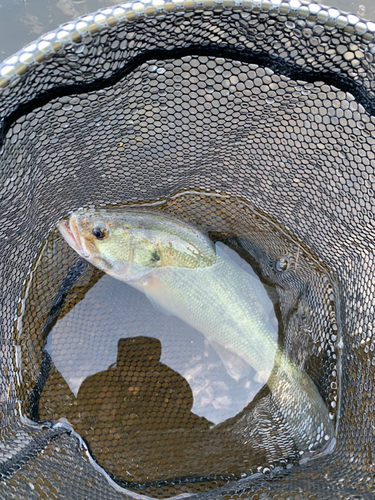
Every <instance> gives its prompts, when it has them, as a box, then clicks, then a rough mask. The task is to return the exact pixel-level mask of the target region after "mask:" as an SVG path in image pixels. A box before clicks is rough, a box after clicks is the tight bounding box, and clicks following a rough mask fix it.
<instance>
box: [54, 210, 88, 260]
mask: <svg viewBox="0 0 375 500" xmlns="http://www.w3.org/2000/svg"><path fill="white" fill-rule="evenodd" d="M59 231H60V233H61V234H62V236H63V237H64V239H65V241H66V242H67V243H68V244H69V245H70V246H71V247H72V248H74V250H75V251H76V252H77V253H79V255H81V256H82V257H84V258H85V259H87V258H88V257H90V254H89V253H88V252H87V250H86V249H85V248H84V247H83V246H82V243H81V240H80V237H79V234H78V229H77V225H76V223H75V220H74V217H71V218H70V219H69V220H63V221H61V222H60V224H59Z"/></svg>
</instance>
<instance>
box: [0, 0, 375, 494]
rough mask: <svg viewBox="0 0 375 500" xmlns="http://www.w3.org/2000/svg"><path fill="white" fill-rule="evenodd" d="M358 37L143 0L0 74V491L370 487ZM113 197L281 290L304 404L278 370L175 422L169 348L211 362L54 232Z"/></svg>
mask: <svg viewBox="0 0 375 500" xmlns="http://www.w3.org/2000/svg"><path fill="white" fill-rule="evenodd" d="M374 34H375V23H372V22H366V21H363V20H361V19H359V18H358V17H356V16H354V15H348V14H345V13H340V12H339V11H338V10H336V9H333V8H328V7H324V6H320V5H318V4H315V3H307V2H300V1H299V0H290V1H289V2H288V1H284V2H282V0H273V1H268V0H265V1H263V2H259V1H252V0H244V1H242V2H234V1H232V0H222V1H217V2H216V1H213V0H196V1H194V0H185V1H181V0H174V1H170V2H168V1H164V0H153V1H152V2H151V1H148V0H145V1H144V2H134V3H128V4H123V5H119V6H116V7H113V8H110V9H105V10H102V11H100V12H98V13H96V14H93V15H90V16H85V17H83V18H81V19H78V20H77V21H76V22H74V23H70V24H67V25H64V26H62V27H60V28H59V29H58V30H56V31H54V32H51V33H49V34H47V35H45V36H43V37H41V38H40V39H39V40H38V41H37V42H35V43H34V44H31V45H30V46H28V47H26V48H25V49H23V50H22V51H20V52H19V53H17V54H16V55H15V56H13V57H11V58H9V59H8V60H6V61H5V62H4V63H3V64H2V66H0V118H1V122H0V127H1V128H0V141H1V169H0V176H1V185H0V195H1V200H0V204H1V206H0V242H1V248H2V250H1V253H0V269H1V280H0V289H1V337H0V349H1V358H0V363H1V364H0V368H1V369H0V418H1V423H0V478H1V483H0V497H1V498H3V499H6V500H8V499H9V500H10V499H38V500H39V499H72V500H73V499H74V500H75V499H79V500H80V499H98V500H99V499H106V500H107V499H108V500H109V499H120V498H129V499H131V498H146V497H147V498H171V497H176V496H178V498H185V497H190V498H196V499H197V500H198V499H199V500H203V499H207V500H208V499H217V500H219V499H222V500H224V499H226V500H229V499H231V500H232V499H233V500H235V499H257V500H260V499H281V498H282V499H296V500H297V499H302V498H306V499H332V498H340V499H354V498H356V499H367V498H368V499H370V498H374V495H375V485H374V468H375V462H374V457H375V439H374V429H375V413H374V411H375V410H374V405H375V402H374V398H375V389H374V373H375V358H374V354H373V353H374V346H375V341H374V336H373V329H374V328H375V318H374V305H375V296H374V284H373V281H374V234H375V233H374V226H375V222H374V217H375V193H374V190H375V174H374V170H375V146H374V145H375V132H374V131H375V118H374V113H375V97H374V89H375V84H374V72H375V61H374V53H375V44H374ZM118 205H121V206H126V207H127V206H131V207H134V206H138V207H139V206H148V207H150V206H151V207H154V210H158V211H159V213H163V214H169V215H172V216H176V217H179V218H180V219H181V220H187V221H190V222H192V223H195V224H196V225H197V226H199V227H200V228H201V229H202V230H204V231H205V232H208V233H209V234H210V237H211V238H212V240H213V241H217V242H221V243H225V245H226V246H225V247H224V248H225V249H226V251H228V252H229V251H230V250H229V249H231V251H232V250H234V251H236V252H237V254H239V255H241V256H242V257H243V258H244V259H245V260H247V262H248V263H250V264H252V265H253V269H254V270H255V271H256V274H257V275H258V276H259V277H260V278H261V280H262V282H263V284H264V285H265V286H268V287H269V288H268V293H269V295H270V297H272V290H271V288H272V287H273V288H272V289H273V290H276V291H277V297H276V299H277V300H275V301H274V311H275V314H276V317H277V321H278V323H279V341H280V342H281V343H282V344H283V348H284V350H285V352H287V353H288V356H289V358H290V359H291V360H292V362H293V363H294V366H297V367H298V369H301V370H303V372H305V373H306V374H307V375H306V376H304V377H305V378H303V377H302V375H301V378H298V380H297V379H296V380H297V382H298V384H299V385H298V387H301V388H302V389H301V390H302V391H305V392H304V394H307V395H309V394H310V396H309V397H307V398H306V400H304V401H303V403H301V406H300V409H301V411H302V410H303V414H305V415H306V413H307V414H308V417H306V416H305V417H303V418H302V416H301V415H302V413H301V414H299V412H298V411H296V407H295V404H294V403H292V404H291V403H290V399H291V395H292V393H293V390H291V389H290V387H289V388H288V387H286V386H287V383H286V382H285V384H284V385H283V380H284V379H283V370H287V368H285V366H284V367H283V365H282V362H280V364H279V365H277V362H276V368H275V369H274V371H273V372H272V374H271V376H270V379H269V381H268V385H267V384H266V385H264V386H263V384H260V386H259V388H258V389H259V390H258V392H257V394H256V395H255V397H254V398H253V400H252V401H247V402H246V403H245V404H243V405H242V406H241V407H240V408H239V410H238V412H236V414H235V415H232V416H230V417H228V415H227V416H226V417H225V418H224V419H223V420H222V421H221V423H219V424H218V425H213V421H214V410H215V408H216V407H215V408H213V409H212V414H211V417H210V418H208V417H207V418H206V417H205V416H203V415H199V414H198V413H194V408H195V407H193V399H194V397H195V396H194V391H195V389H194V387H193V383H192V380H193V375H192V373H193V372H194V370H195V369H196V367H197V366H198V365H197V364H195V365H194V364H190V365H189V366H188V365H186V363H188V362H187V361H184V360H185V358H184V360H182V361H181V363H180V365H181V366H182V367H185V368H186V369H185V372H183V370H182V371H181V370H179V369H178V366H180V365H178V363H179V361H178V359H179V358H178V356H181V359H182V357H183V355H184V356H185V357H186V359H189V360H190V361H189V363H193V362H194V363H195V362H196V360H197V359H200V358H199V356H200V355H202V353H203V352H204V353H206V351H207V354H204V355H207V357H209V356H214V354H210V352H209V351H208V350H207V349H208V347H207V345H206V344H205V343H204V342H203V340H199V338H198V337H197V340H196V344H193V341H191V342H190V343H188V342H187V341H186V338H187V335H188V333H186V336H185V334H184V330H183V328H185V327H184V326H181V324H179V326H178V325H177V323H173V321H174V320H170V321H169V320H168V321H169V322H167V320H166V319H164V316H160V318H161V319H160V318H159V319H157V317H156V316H155V319H153V320H152V322H151V323H150V322H149V323H147V324H146V323H145V322H144V321H143V319H144V316H146V313H145V311H146V307H148V305H147V304H146V302H145V303H143V302H142V300H143V299H142V295H140V296H135V295H131V294H130V292H129V291H124V289H123V288H121V290H120V289H119V290H117V288H116V287H117V286H118V287H120V285H119V284H118V283H119V282H116V281H115V284H113V283H112V282H111V283H112V284H111V283H110V282H109V281H108V280H109V277H108V276H106V275H104V276H103V273H102V272H101V271H99V270H97V269H95V268H94V267H92V266H91V265H89V264H88V263H87V262H85V261H84V260H82V259H81V258H80V257H79V256H78V254H76V253H75V252H74V251H73V250H72V249H71V248H70V247H69V246H68V245H67V243H66V242H65V241H64V240H63V239H62V237H61V236H60V234H59V233H58V231H57V230H56V227H57V224H58V222H59V221H60V220H61V219H62V218H63V217H66V216H67V214H68V213H70V212H72V211H74V210H77V209H79V208H85V209H87V208H90V207H99V206H101V207H104V206H105V207H107V206H118ZM234 228H235V230H234ZM239 234H240V236H241V238H239V237H238V235H239ZM98 287H99V288H98ZM100 287H101V288H100ZM126 290H128V289H126ZM270 290H271V291H270ZM95 294H96V295H95ZM103 297H105V298H106V299H107V300H104V299H103ZM144 300H145V299H144ZM116 311H117V312H118V311H123V313H122V316H121V317H120V319H119V320H118V321H117V320H116V321H117V323H116V321H115V319H114V315H115V312H116ZM155 314H156V313H155ZM119 324H121V325H125V327H124V326H121V328H120V327H119V326H118V325H119ZM124 328H125V329H127V331H128V334H127V335H124V334H123V333H124ZM157 329H159V330H160V331H159V335H156V334H155V331H156V330H157ZM160 332H161V333H160ZM181 332H182V333H181ZM154 337H155V338H154ZM170 338H172V339H175V341H174V342H172V343H170V344H168V339H170ZM199 342H201V344H200V343H199ZM83 344H84V346H83V347H82V345H83ZM110 344H111V345H110ZM192 345H193V346H194V345H195V346H197V347H196V348H194V347H192ZM110 349H114V352H115V355H114V357H113V356H112V358H111V357H110V355H108V356H107V354H108V352H109V351H110ZM194 349H195V350H194ZM172 351H173V352H172ZM176 352H177V353H178V354H177V355H176V354H175V353H176ZM173 353H174V354H173ZM99 354H100V356H102V358H101V359H104V360H105V362H104V365H103V366H101V365H100V363H99V361H98V362H97V363H98V364H97V369H96V370H92V371H91V372H90V368H89V367H90V366H92V365H95V363H96V361H95V360H96V359H97V358H96V356H99ZM90 356H91V357H90ZM106 356H107V357H106ZM176 356H177V357H176ZM210 359H211V358H210ZM212 359H213V358H212ZM215 359H216V358H215ZM74 360H76V361H74ZM77 360H78V361H77ZM194 360H195V361H194ZM73 361H74V362H77V363H78V368H77V369H76V368H74V369H73V368H72V364H73ZM173 363H175V364H173ZM183 363H185V365H184V364H183ZM99 365H100V366H99ZM95 366H96V365H95ZM215 366H216V365H215ZM188 368H189V370H190V371H189V370H188ZM182 373H183V374H182ZM194 373H195V372H194ZM298 373H301V372H298ZM188 374H190V378H189V376H188ZM285 380H286V379H285ZM311 381H312V382H311ZM230 383H232V382H230V381H229V378H228V382H227V385H228V387H230ZM311 383H313V385H314V387H316V390H317V391H319V396H318V397H319V401H320V400H321V401H322V404H321V406H320V407H319V408H320V410H321V413H319V412H317V411H315V410H314V404H313V402H312V401H313V400H314V398H315V400H316V396H315V392H316V390H315V389H314V390H315V392H313V390H312V389H311V387H310V386H309V384H311ZM215 384H216V385H215ZM224 385H225V384H224ZM217 387H219V388H220V387H221V386H220V381H219V380H216V379H215V383H212V384H211V385H209V386H208V387H205V390H206V391H211V392H210V393H209V394H211V396H212V398H214V397H216V396H215V390H216V388H217ZM292 389H293V387H292ZM217 390H219V389H217ZM223 390H224V389H223ZM229 393H230V390H229V389H228V394H229ZM207 394H208V393H207ZM228 394H227V396H225V397H227V398H228V397H229V396H230V395H231V394H229V396H228ZM311 394H314V396H311ZM316 394H317V393H316ZM211 396H210V397H211ZM320 398H321V399H320ZM201 399H202V401H203V399H204V398H201ZM224 399H225V398H224ZM219 400H220V398H217V399H215V401H219ZM220 401H221V402H223V399H221V400H220ZM202 404H203V403H202ZM223 404H224V403H223ZM224 406H225V405H224ZM192 408H193V410H192ZM216 409H217V408H216ZM306 429H310V430H309V431H308V430H306ZM313 431H314V432H313Z"/></svg>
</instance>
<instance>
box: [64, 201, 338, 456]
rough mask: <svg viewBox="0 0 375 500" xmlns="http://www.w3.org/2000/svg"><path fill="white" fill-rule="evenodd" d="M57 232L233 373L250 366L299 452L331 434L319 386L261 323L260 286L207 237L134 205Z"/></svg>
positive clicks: (77, 218)
mask: <svg viewBox="0 0 375 500" xmlns="http://www.w3.org/2000/svg"><path fill="white" fill-rule="evenodd" d="M59 229H60V232H61V234H62V235H63V237H64V238H65V240H66V241H67V242H68V243H69V245H70V246H71V247H72V248H73V249H74V250H76V251H77V252H78V253H79V255H81V256H82V257H83V258H84V259H86V260H87V261H89V262H90V263H91V264H93V265H94V266H96V267H98V268H99V269H101V270H103V271H105V272H106V273H108V274H110V275H111V276H113V277H115V278H117V279H119V280H121V281H125V282H127V283H128V284H129V285H131V286H133V287H134V288H136V289H138V290H140V291H142V292H143V293H145V294H146V296H147V297H148V298H149V299H150V301H151V302H152V303H153V305H154V306H155V307H156V308H157V309H159V310H161V311H163V312H165V313H166V314H171V315H175V316H177V317H179V318H180V319H182V320H183V321H185V322H186V323H188V324H189V325H191V326H193V327H194V328H195V329H197V330H198V331H200V332H201V333H202V334H203V335H204V336H205V337H206V338H207V340H208V341H209V342H210V343H211V344H212V345H213V347H214V348H215V349H216V350H217V352H218V354H219V356H220V357H221V358H222V360H223V362H224V365H225V367H226V369H227V371H228V373H229V374H230V375H231V376H232V377H234V378H236V379H239V378H240V377H241V376H243V375H244V373H245V372H246V366H251V367H252V368H254V369H255V370H256V371H257V372H258V374H259V376H260V377H261V378H262V379H263V380H264V381H267V385H268V386H269V388H270V391H271V393H272V397H273V399H274V401H275V403H276V405H277V407H278V412H279V413H280V415H281V418H282V419H283V420H284V422H285V424H286V425H287V426H288V427H289V428H290V432H291V434H292V435H293V436H294V438H295V440H296V444H297V445H298V446H299V447H300V449H305V448H306V447H308V446H310V447H311V444H312V443H314V439H316V436H320V438H321V436H322V435H323V433H324V434H325V435H327V436H329V437H331V435H332V431H333V428H332V423H331V421H330V419H329V415H328V411H327V409H326V407H325V405H324V402H323V400H322V398H321V396H320V394H319V392H318V390H317V388H316V387H315V385H314V384H313V382H312V381H311V379H310V377H309V376H308V375H307V374H306V373H305V372H303V371H301V370H300V369H299V368H298V367H296V366H295V365H294V364H293V363H292V362H291V361H290V360H289V359H288V358H287V357H286V356H285V355H284V353H283V352H282V349H281V348H280V347H279V345H278V342H277V338H276V337H275V332H274V331H273V329H272V328H271V327H270V326H269V325H268V323H267V321H266V320H265V317H266V313H265V310H264V306H263V304H264V303H265V301H267V300H269V299H268V296H267V292H266V290H265V288H264V287H263V285H262V284H261V283H260V282H259V281H258V280H256V279H255V278H253V277H252V276H251V275H250V274H249V273H246V272H245V271H243V270H242V269H241V268H240V267H239V266H237V265H236V264H235V263H234V262H233V261H232V260H231V259H230V258H228V257H227V256H226V254H225V253H224V252H223V251H222V250H221V249H219V248H217V247H216V248H215V245H214V244H213V243H212V241H211V240H210V239H209V238H208V237H207V236H206V235H204V234H202V233H201V232H200V231H198V230H197V229H196V228H194V227H192V226H190V225H188V224H186V223H183V222H181V221H179V220H177V219H174V218H172V217H169V216H164V215H159V214H156V213H153V212H150V211H146V210H145V211H135V210H132V209H122V210H111V209H109V210H105V209H102V210H93V211H87V212H77V213H75V214H73V215H71V216H70V218H69V220H68V221H62V222H61V223H60V226H59ZM314 414H315V417H312V415H314ZM318 422H319V431H318V430H317V427H318V424H317V423H318ZM320 425H321V426H322V427H321V428H320ZM314 436H315V437H314ZM320 438H319V439H320Z"/></svg>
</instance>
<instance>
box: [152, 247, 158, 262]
mask: <svg viewBox="0 0 375 500" xmlns="http://www.w3.org/2000/svg"><path fill="white" fill-rule="evenodd" d="M159 260H160V255H159V254H158V252H157V251H156V250H154V251H153V252H152V254H151V262H159Z"/></svg>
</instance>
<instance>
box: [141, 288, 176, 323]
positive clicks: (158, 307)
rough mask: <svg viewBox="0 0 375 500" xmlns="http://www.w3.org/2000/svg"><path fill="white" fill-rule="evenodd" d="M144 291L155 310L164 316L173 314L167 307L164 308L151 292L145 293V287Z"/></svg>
mask: <svg viewBox="0 0 375 500" xmlns="http://www.w3.org/2000/svg"><path fill="white" fill-rule="evenodd" d="M144 293H145V295H146V297H147V298H148V300H149V301H150V302H151V304H152V307H153V308H154V309H155V310H156V311H158V312H160V313H161V314H165V315H166V316H173V313H172V312H171V311H168V309H166V308H165V306H164V305H163V304H162V303H160V302H159V301H158V300H157V298H156V297H155V296H154V295H153V294H152V293H147V288H145V289H144Z"/></svg>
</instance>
